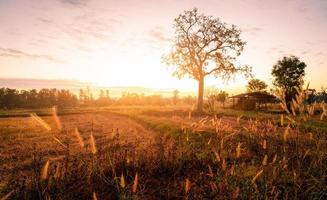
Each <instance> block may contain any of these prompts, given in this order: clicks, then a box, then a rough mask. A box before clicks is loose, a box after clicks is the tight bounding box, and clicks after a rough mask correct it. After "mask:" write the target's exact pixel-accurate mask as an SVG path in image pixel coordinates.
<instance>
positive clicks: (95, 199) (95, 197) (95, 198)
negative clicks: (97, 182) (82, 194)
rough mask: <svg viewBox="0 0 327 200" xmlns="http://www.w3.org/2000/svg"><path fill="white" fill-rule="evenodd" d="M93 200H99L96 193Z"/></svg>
mask: <svg viewBox="0 0 327 200" xmlns="http://www.w3.org/2000/svg"><path fill="white" fill-rule="evenodd" d="M93 200H98V198H97V194H96V193H95V192H93Z"/></svg>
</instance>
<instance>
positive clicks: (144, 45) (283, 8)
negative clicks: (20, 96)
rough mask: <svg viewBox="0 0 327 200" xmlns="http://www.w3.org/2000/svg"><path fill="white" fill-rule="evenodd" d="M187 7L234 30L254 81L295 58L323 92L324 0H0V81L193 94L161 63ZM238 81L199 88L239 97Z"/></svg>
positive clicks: (326, 50) (241, 83)
mask: <svg viewBox="0 0 327 200" xmlns="http://www.w3.org/2000/svg"><path fill="white" fill-rule="evenodd" d="M195 7H196V8H198V9H199V12H201V13H204V14H206V15H212V16H214V17H218V18H220V20H222V21H224V22H226V23H228V24H235V25H236V26H237V27H238V28H240V29H241V30H242V34H241V38H242V39H243V40H245V41H246V42H247V44H246V46H245V49H244V51H243V52H242V54H241V56H240V57H239V60H238V63H240V64H247V65H250V66H252V67H253V74H254V76H255V78H259V79H262V80H264V81H266V82H267V83H268V84H271V81H272V76H271V69H272V66H273V65H274V64H275V63H276V62H277V60H278V59H280V58H282V57H283V56H289V55H295V56H298V57H299V58H300V59H301V60H302V61H304V62H305V63H306V64H307V69H306V78H305V79H306V81H307V82H310V86H311V87H312V88H316V89H318V90H319V89H320V87H322V86H325V87H326V86H327V79H326V78H325V76H326V75H327V1H326V0H265V1H263V0H228V1H227V0H119V1H118V0H0V27H1V28H0V78H24V79H69V80H70V79H72V80H82V81H87V82H93V83H94V84H96V85H99V86H138V87H147V88H161V89H162V88H177V89H179V90H196V89H197V83H196V81H194V80H190V79H187V78H184V79H181V80H179V79H177V78H175V77H172V75H171V74H172V70H171V68H169V67H167V66H166V65H164V64H163V63H162V62H161V60H162V59H161V58H162V56H163V55H164V54H167V53H168V52H169V50H170V48H171V46H172V39H173V37H174V29H173V20H174V18H176V17H177V16H178V14H180V13H182V12H183V11H184V10H191V9H193V8H195ZM246 82H247V80H246V79H245V78H244V77H241V76H236V77H235V78H233V79H231V80H230V81H228V82H225V81H222V80H220V79H219V78H218V79H214V78H212V77H208V78H207V79H206V80H205V85H206V86H212V85H214V86H216V87H217V88H220V89H224V90H231V91H241V90H244V89H245V85H246Z"/></svg>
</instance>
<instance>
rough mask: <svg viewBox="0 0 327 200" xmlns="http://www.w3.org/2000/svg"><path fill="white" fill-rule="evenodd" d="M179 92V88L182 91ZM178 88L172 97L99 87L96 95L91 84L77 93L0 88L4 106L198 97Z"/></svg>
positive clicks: (173, 102)
mask: <svg viewBox="0 0 327 200" xmlns="http://www.w3.org/2000/svg"><path fill="white" fill-rule="evenodd" d="M178 93H179V92H178ZM178 93H177V92H176V90H175V91H173V92H172V94H173V95H172V97H162V96H161V95H147V96H146V95H144V94H137V93H130V92H122V95H121V97H119V98H111V97H110V92H109V90H102V89H101V90H99V94H98V96H97V97H94V95H93V93H92V91H91V90H90V89H89V88H86V89H80V90H79V94H78V95H75V94H74V93H72V92H71V91H69V90H64V89H55V88H53V89H46V88H44V89H41V90H36V89H31V90H18V89H11V88H0V109H13V108H46V107H52V106H58V107H76V106H84V107H87V106H110V105H177V104H183V105H184V104H188V105H193V104H195V103H196V99H195V98H194V97H193V96H186V97H180V96H179V95H178Z"/></svg>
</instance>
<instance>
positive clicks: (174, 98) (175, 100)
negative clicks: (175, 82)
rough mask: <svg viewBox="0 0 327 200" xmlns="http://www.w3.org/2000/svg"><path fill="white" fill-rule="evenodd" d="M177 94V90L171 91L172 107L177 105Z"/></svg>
mask: <svg viewBox="0 0 327 200" xmlns="http://www.w3.org/2000/svg"><path fill="white" fill-rule="evenodd" d="M178 94H179V91H178V90H174V91H173V104H174V105H176V104H177V101H178Z"/></svg>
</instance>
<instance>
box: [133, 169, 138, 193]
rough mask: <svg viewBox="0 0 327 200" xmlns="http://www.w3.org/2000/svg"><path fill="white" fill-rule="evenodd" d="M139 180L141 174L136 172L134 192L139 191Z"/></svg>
mask: <svg viewBox="0 0 327 200" xmlns="http://www.w3.org/2000/svg"><path fill="white" fill-rule="evenodd" d="M138 182H139V175H138V174H137V172H136V174H135V177H134V182H133V188H132V192H133V193H136V192H137V185H138Z"/></svg>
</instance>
